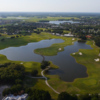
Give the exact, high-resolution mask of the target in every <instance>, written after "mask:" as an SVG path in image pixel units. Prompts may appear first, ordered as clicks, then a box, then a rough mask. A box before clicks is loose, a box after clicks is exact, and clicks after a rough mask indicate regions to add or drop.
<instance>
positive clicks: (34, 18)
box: [24, 16, 79, 22]
mask: <svg viewBox="0 0 100 100" xmlns="http://www.w3.org/2000/svg"><path fill="white" fill-rule="evenodd" d="M72 18H74V19H79V18H77V17H49V16H48V17H47V18H38V17H30V18H29V19H24V20H25V21H27V22H38V21H41V20H48V21H56V20H59V19H64V20H71V19H72Z"/></svg>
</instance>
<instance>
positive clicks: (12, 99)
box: [2, 94, 28, 100]
mask: <svg viewBox="0 0 100 100" xmlns="http://www.w3.org/2000/svg"><path fill="white" fill-rule="evenodd" d="M27 97H28V94H23V95H17V96H14V95H9V96H7V97H5V98H3V99H2V100H26V99H27Z"/></svg>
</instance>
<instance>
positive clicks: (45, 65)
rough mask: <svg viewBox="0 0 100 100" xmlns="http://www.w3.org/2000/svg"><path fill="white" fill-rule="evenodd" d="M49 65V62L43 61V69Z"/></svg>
mask: <svg viewBox="0 0 100 100" xmlns="http://www.w3.org/2000/svg"><path fill="white" fill-rule="evenodd" d="M49 65H50V62H49V61H42V63H41V69H45V68H46V67H47V66H49Z"/></svg>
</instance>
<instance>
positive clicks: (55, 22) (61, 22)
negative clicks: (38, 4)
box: [49, 20, 80, 25]
mask: <svg viewBox="0 0 100 100" xmlns="http://www.w3.org/2000/svg"><path fill="white" fill-rule="evenodd" d="M49 23H50V24H58V25H59V24H63V23H71V24H74V23H80V22H78V21H71V20H70V21H49Z"/></svg>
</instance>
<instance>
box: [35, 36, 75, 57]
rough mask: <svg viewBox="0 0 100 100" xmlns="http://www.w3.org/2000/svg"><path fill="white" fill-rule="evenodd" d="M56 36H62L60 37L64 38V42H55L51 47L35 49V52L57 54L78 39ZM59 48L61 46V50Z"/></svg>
mask: <svg viewBox="0 0 100 100" xmlns="http://www.w3.org/2000/svg"><path fill="white" fill-rule="evenodd" d="M54 38H60V39H62V40H64V42H63V43H57V44H53V45H51V46H50V47H47V48H40V49H36V50H34V52H35V53H37V54H41V55H44V56H53V55H57V53H58V52H61V51H63V50H64V47H65V46H67V45H72V44H73V43H74V42H75V41H76V40H74V41H72V38H71V37H59V36H58V37H57V36H54ZM59 48H61V50H59Z"/></svg>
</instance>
